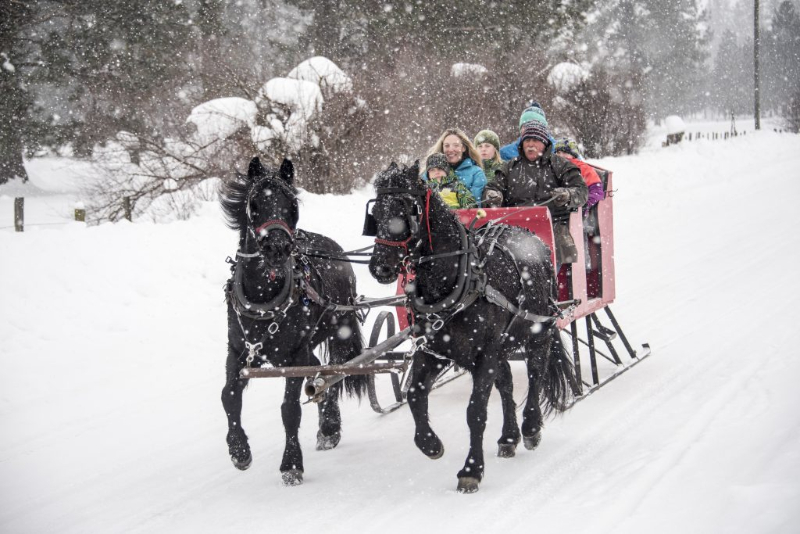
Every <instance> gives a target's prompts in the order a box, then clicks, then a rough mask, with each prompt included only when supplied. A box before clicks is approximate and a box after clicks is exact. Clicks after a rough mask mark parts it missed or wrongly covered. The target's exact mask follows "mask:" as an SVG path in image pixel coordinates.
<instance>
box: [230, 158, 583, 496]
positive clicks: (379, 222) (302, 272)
mask: <svg viewBox="0 0 800 534" xmlns="http://www.w3.org/2000/svg"><path fill="white" fill-rule="evenodd" d="M293 181H294V169H293V166H292V164H291V162H289V161H288V160H284V162H283V164H282V165H281V167H280V169H277V170H274V169H268V168H265V167H264V166H263V165H262V164H261V162H260V161H259V160H258V158H255V159H253V160H252V161H251V162H250V165H249V169H248V173H247V175H242V174H237V175H236V176H235V177H234V178H233V179H231V180H229V181H226V182H225V183H224V184H223V186H222V191H221V203H222V206H223V210H224V212H225V215H226V217H227V219H228V223H229V225H230V226H231V227H232V228H234V229H237V230H238V231H239V248H238V251H237V258H236V261H235V262H234V267H232V272H233V274H232V276H231V279H230V280H229V281H228V285H227V290H226V297H227V303H228V358H227V364H226V383H225V387H224V389H223V391H222V404H223V407H224V408H225V412H226V414H227V416H228V435H227V442H228V447H229V452H230V455H231V459H232V461H233V464H234V465H235V466H236V467H237V468H239V469H242V470H244V469H247V468H248V467H249V466H250V463H251V461H252V456H251V452H250V446H249V444H248V440H247V435H246V434H245V431H244V428H243V427H242V422H241V408H242V391H243V390H244V388H245V386H246V385H247V379H246V378H242V377H241V376H240V371H241V370H242V369H243V368H245V367H247V366H250V367H260V366H262V365H272V366H275V367H285V366H301V365H319V364H320V361H319V359H318V358H317V356H315V355H314V353H313V350H314V349H315V348H316V347H318V346H322V348H323V349H324V352H323V356H322V359H323V361H324V360H325V359H328V361H329V363H334V364H336V363H345V362H347V361H348V360H350V359H352V358H354V357H355V356H357V355H358V354H359V353H361V351H362V338H361V332H360V328H359V322H358V320H357V317H356V314H355V312H354V311H331V309H330V307H326V306H324V305H323V304H324V303H323V302H322V301H321V300H320V299H319V298H311V297H312V296H322V297H324V299H325V301H327V302H334V303H340V304H351V303H352V302H353V301H354V299H355V298H356V295H357V294H356V280H355V276H354V273H353V270H352V268H351V266H350V265H349V264H348V263H346V262H342V261H339V260H337V259H335V256H336V254H337V253H341V252H342V248H341V247H340V246H339V245H338V244H337V243H336V242H335V241H333V240H332V239H330V238H329V237H326V236H323V235H319V234H315V233H311V232H305V231H302V230H298V229H297V221H298V218H299V208H298V199H297V190H296V189H295V187H294V185H293ZM375 188H376V191H377V193H378V194H377V198H376V199H375V201H374V202H375V204H374V206H373V209H372V217H373V218H374V219H371V220H372V222H373V223H374V225H375V228H374V231H375V233H376V238H375V247H374V252H373V255H372V258H371V260H370V264H369V270H370V273H371V274H372V275H373V276H374V277H375V278H376V279H377V280H378V281H379V282H381V283H384V284H388V283H392V282H394V281H395V280H396V279H397V277H398V275H399V273H401V272H404V273H410V272H413V273H414V274H415V276H416V278H415V280H414V283H413V284H409V287H408V288H407V291H409V292H410V295H409V296H410V297H411V300H412V305H411V313H412V315H416V317H415V318H416V327H415V328H416V333H417V336H418V337H420V338H424V339H425V341H426V343H425V344H424V347H423V349H422V350H419V351H418V352H417V353H416V354H415V356H414V360H413V364H412V367H411V371H410V372H411V381H410V388H409V391H408V404H409V407H410V409H411V413H412V415H413V417H414V422H415V426H416V428H415V435H414V442H415V443H416V445H417V447H419V449H420V450H421V451H422V452H423V453H424V454H425V455H426V456H428V457H429V458H432V459H436V458H440V457H441V456H442V454H444V445H443V444H442V441H441V440H440V439H439V437H438V436H437V435H436V433H435V432H434V431H433V429H432V428H431V425H430V421H429V418H428V395H429V393H430V390H431V386H432V385H433V383H434V381H435V380H436V378H437V376H438V374H439V372H440V369H442V367H443V359H447V360H452V361H453V362H455V363H456V364H457V365H458V366H460V367H462V368H464V369H466V370H468V371H469V372H470V374H471V375H472V380H473V387H472V394H471V396H470V402H469V405H468V408H467V421H468V424H469V429H470V446H469V453H468V455H467V458H466V461H465V463H464V467H463V468H462V469H461V470H460V471H459V472H458V486H457V488H458V491H460V492H464V493H472V492H475V491H477V490H478V487H479V484H480V481H481V479H482V478H483V474H484V452H483V433H484V430H485V427H486V418H487V404H488V400H489V395H490V393H491V390H492V387H493V386H496V387H497V389H498V391H499V392H500V396H501V399H502V406H503V429H502V434H501V436H500V439H499V440H498V455H499V456H501V457H506V458H509V457H513V456H514V454H515V450H516V447H517V445H518V444H519V442H520V441H523V444H524V446H525V447H526V448H527V449H534V448H535V447H536V446H537V445H538V444H539V441H540V439H541V430H542V422H543V412H544V413H545V414H546V413H547V412H548V411H549V410H551V409H556V410H563V409H565V407H566V406H567V403H568V401H569V396H570V395H571V393H572V391H574V387H575V376H574V372H573V369H572V365H571V362H570V360H569V358H568V357H567V354H566V353H565V351H564V347H563V346H562V344H561V340H560V337H559V334H558V330H557V328H556V327H555V323H554V321H549V322H538V323H536V322H534V323H531V322H528V321H525V320H523V319H520V314H519V313H517V314H514V313H511V312H510V311H509V310H508V309H507V308H505V307H502V306H498V305H496V303H492V302H490V301H489V300H487V299H486V298H484V297H482V296H481V297H479V298H475V297H474V296H473V299H471V300H472V302H470V304H469V305H468V306H462V308H461V309H458V310H457V313H453V312H452V310H451V312H450V313H449V314H448V315H447V316H446V318H447V320H446V321H440V322H439V324H436V322H437V319H440V316H439V315H437V314H425V313H418V314H417V313H416V312H415V309H416V308H419V309H423V310H430V309H432V308H436V306H437V304H438V303H445V304H449V303H446V302H445V301H446V299H451V298H452V295H453V293H454V290H455V289H456V288H457V286H458V285H459V284H460V283H462V282H463V280H462V279H461V278H460V276H461V275H460V272H461V271H460V268H459V267H458V266H459V265H462V266H463V265H464V263H463V257H464V254H465V253H466V251H465V250H463V248H464V246H465V241H464V236H465V229H464V226H463V225H462V224H461V222H459V220H458V219H457V217H456V215H455V214H454V213H453V212H452V211H451V210H450V209H449V208H448V207H447V206H446V205H445V204H444V203H443V202H442V201H441V200H440V198H439V196H438V195H430V194H426V193H425V191H426V187H425V184H424V183H423V182H422V180H421V179H420V177H419V168H418V165H416V164H415V165H413V166H411V167H405V166H404V167H402V168H400V167H398V166H397V165H395V164H394V163H392V165H391V166H390V167H389V168H387V169H386V170H385V171H383V172H381V173H380V174H379V175H378V177H377V179H376V180H375ZM470 243H471V244H470V245H469V246H470V247H472V248H473V251H472V256H470V257H471V258H473V260H472V261H475V260H474V259H475V258H479V259H480V261H481V266H480V267H481V273H482V276H484V275H485V278H483V280H484V282H485V283H488V284H491V286H492V287H493V288H495V289H496V290H497V291H499V292H500V293H502V294H503V295H505V296H506V297H507V298H508V299H509V301H510V302H513V304H514V306H516V307H518V308H519V309H521V310H524V311H527V312H528V313H530V314H538V315H539V316H546V315H550V314H551V313H552V301H551V295H552V288H553V286H554V284H555V283H556V280H555V273H554V272H553V265H552V264H551V263H550V251H549V249H548V248H547V247H546V245H545V244H544V243H543V242H542V241H541V240H540V239H539V238H537V237H536V236H535V235H533V234H532V233H530V232H529V231H527V230H525V229H523V228H516V227H505V228H504V229H503V232H501V234H500V235H499V236H496V238H495V239H494V240H493V241H492V243H493V244H491V245H490V243H489V241H488V240H487V241H486V242H482V243H481V242H473V241H470ZM309 250H313V251H315V252H316V253H315V254H314V255H308V254H305V253H304V251H309ZM321 252H322V253H321ZM325 252H327V253H328V254H325ZM331 256H333V258H331ZM426 258H427V260H426ZM460 262H461V263H460ZM472 267H474V265H473V266H472ZM414 303H417V305H416V307H415V305H414ZM439 308H442V306H439ZM445 308H446V306H445ZM437 309H438V308H437ZM443 315H444V314H443ZM520 350H522V351H524V353H525V362H526V365H527V375H528V388H529V389H528V395H527V399H526V402H525V406H524V410H523V420H522V427H521V431H520V426H519V424H518V422H517V416H516V405H515V402H514V399H513V395H512V394H513V385H512V376H511V370H510V366H509V364H508V358H509V356H510V355H511V354H512V353H515V352H517V351H520ZM302 386H303V378H287V379H286V388H285V392H284V397H283V403H282V404H281V416H282V419H283V424H284V427H285V431H286V447H285V449H284V453H283V459H282V461H281V465H280V471H281V474H282V478H283V482H284V483H285V484H287V485H296V484H301V483H302V481H303V471H304V466H303V455H302V451H301V448H300V443H299V440H298V430H299V427H300V419H301V414H302V411H301V406H300V396H301V390H302ZM365 388H366V380H365V378H364V376H349V377H347V378H346V379H345V381H344V382H343V383H339V384H337V385H336V386H334V387H333V388H331V389H330V390H328V391H327V393H326V396H325V398H324V399H323V401H322V402H320V403H319V405H318V406H319V431H318V433H317V449H318V450H326V449H331V448H333V447H335V446H336V445H337V444H338V443H339V440H340V437H341V415H340V411H339V405H338V399H339V397H340V396H341V394H342V393H343V392H347V393H348V394H350V395H356V396H359V397H360V396H361V394H363V392H364V391H365Z"/></svg>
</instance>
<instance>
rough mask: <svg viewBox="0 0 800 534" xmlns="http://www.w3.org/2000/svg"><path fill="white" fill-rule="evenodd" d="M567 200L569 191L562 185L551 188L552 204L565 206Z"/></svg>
mask: <svg viewBox="0 0 800 534" xmlns="http://www.w3.org/2000/svg"><path fill="white" fill-rule="evenodd" d="M568 202H569V191H567V190H566V189H564V188H563V187H556V188H555V189H553V205H555V206H566V205H567V203H568Z"/></svg>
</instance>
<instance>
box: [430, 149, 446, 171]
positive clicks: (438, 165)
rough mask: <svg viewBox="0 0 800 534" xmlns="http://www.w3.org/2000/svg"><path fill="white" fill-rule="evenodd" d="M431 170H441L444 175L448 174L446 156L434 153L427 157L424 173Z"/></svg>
mask: <svg viewBox="0 0 800 534" xmlns="http://www.w3.org/2000/svg"><path fill="white" fill-rule="evenodd" d="M431 169H441V170H443V171H444V172H445V173H448V172H450V164H449V163H447V156H445V155H444V154H442V153H441V152H434V153H433V154H431V155H430V156H428V162H427V166H426V167H425V172H428V171H429V170H431Z"/></svg>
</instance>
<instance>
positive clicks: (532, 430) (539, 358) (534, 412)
mask: <svg viewBox="0 0 800 534" xmlns="http://www.w3.org/2000/svg"><path fill="white" fill-rule="evenodd" d="M549 351H550V337H549V335H540V336H537V337H536V338H534V339H533V340H532V341H531V342H530V344H529V346H528V357H527V358H526V359H525V365H526V366H527V371H528V398H527V399H526V401H525V408H524V409H523V411H522V444H523V445H524V446H525V448H526V449H528V450H530V451H532V450H533V449H535V448H536V447H538V446H539V443H540V442H541V441H542V424H543V417H542V408H541V406H540V405H539V399H540V395H541V386H542V384H541V381H542V377H543V373H544V369H543V367H544V365H545V363H546V361H547V360H546V358H547V354H548V353H549Z"/></svg>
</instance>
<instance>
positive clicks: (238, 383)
mask: <svg viewBox="0 0 800 534" xmlns="http://www.w3.org/2000/svg"><path fill="white" fill-rule="evenodd" d="M240 369H241V364H240V362H239V360H238V358H237V357H236V355H235V354H234V353H233V351H232V350H231V349H228V360H227V362H226V364H225V387H224V388H222V407H223V408H224V409H225V415H227V416H228V436H227V439H226V441H227V442H228V452H229V453H230V455H231V461H232V462H233V465H234V466H235V467H236V468H237V469H241V470H242V471H244V470H245V469H247V468H248V467H250V464H251V463H252V461H253V456H252V455H251V454H250V445H249V444H248V443H247V434H245V433H244V428H242V392H243V391H244V388H245V386H247V379H242V378H239V370H240Z"/></svg>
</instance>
